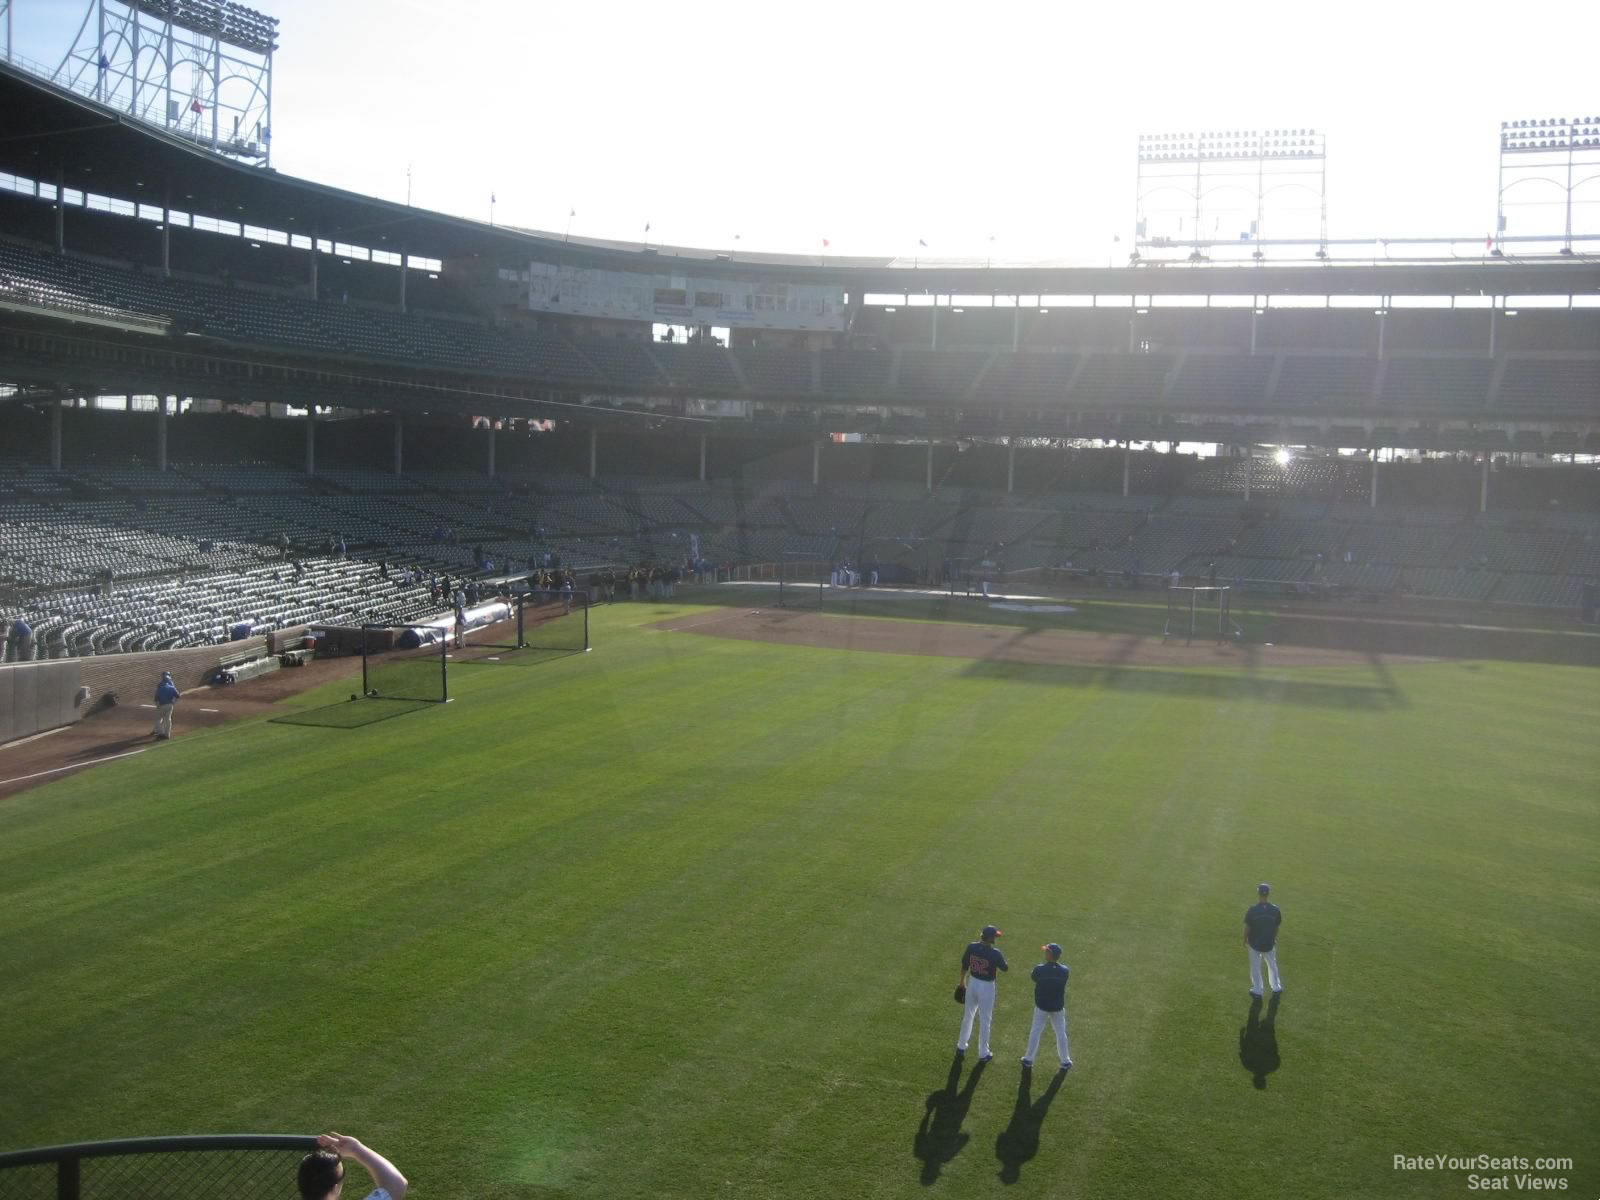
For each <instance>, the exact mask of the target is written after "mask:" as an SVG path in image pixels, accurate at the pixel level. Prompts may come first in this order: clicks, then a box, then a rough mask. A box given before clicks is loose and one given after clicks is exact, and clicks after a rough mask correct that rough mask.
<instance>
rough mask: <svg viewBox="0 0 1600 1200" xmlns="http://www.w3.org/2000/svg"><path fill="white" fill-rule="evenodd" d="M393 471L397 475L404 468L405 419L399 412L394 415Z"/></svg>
mask: <svg viewBox="0 0 1600 1200" xmlns="http://www.w3.org/2000/svg"><path fill="white" fill-rule="evenodd" d="M393 465H394V473H395V474H396V475H399V474H401V473H403V472H404V471H405V469H406V419H405V418H404V417H402V416H401V415H400V414H399V413H395V415H394V464H393Z"/></svg>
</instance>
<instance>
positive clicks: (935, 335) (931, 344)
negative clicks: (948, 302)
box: [928, 295, 939, 350]
mask: <svg viewBox="0 0 1600 1200" xmlns="http://www.w3.org/2000/svg"><path fill="white" fill-rule="evenodd" d="M938 348H939V297H938V296H937V295H935V296H934V298H933V332H932V335H931V336H930V338H929V341H928V349H930V350H937V349H938Z"/></svg>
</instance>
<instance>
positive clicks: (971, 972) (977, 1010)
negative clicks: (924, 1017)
mask: <svg viewBox="0 0 1600 1200" xmlns="http://www.w3.org/2000/svg"><path fill="white" fill-rule="evenodd" d="M1003 936H1005V935H1004V934H1002V933H1001V932H1000V931H999V930H998V929H996V928H995V927H994V926H993V925H985V926H984V927H983V932H982V933H980V934H979V935H978V939H979V940H978V941H976V942H969V943H968V945H967V948H966V949H965V950H963V951H962V952H961V978H960V979H959V980H958V981H957V983H956V998H957V999H958V1000H960V1001H961V1002H962V1004H963V1006H964V1007H963V1008H962V1011H961V1036H960V1037H959V1038H958V1039H957V1040H956V1053H957V1054H965V1053H966V1051H967V1043H968V1042H969V1041H971V1040H972V1019H973V1018H974V1017H981V1018H982V1020H981V1021H980V1022H979V1025H978V1061H979V1062H980V1063H986V1062H988V1061H989V1060H990V1059H991V1058H993V1057H994V1055H993V1054H992V1053H991V1052H990V1050H989V1029H990V1027H991V1026H992V1025H993V1024H994V981H995V978H996V974H995V973H996V972H997V971H1009V970H1010V969H1011V968H1010V967H1008V966H1007V965H1006V956H1005V955H1004V954H1001V953H1000V948H999V947H998V946H996V945H995V944H994V940H995V938H997V937H1003Z"/></svg>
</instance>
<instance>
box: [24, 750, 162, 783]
mask: <svg viewBox="0 0 1600 1200" xmlns="http://www.w3.org/2000/svg"><path fill="white" fill-rule="evenodd" d="M148 749H149V747H148V746H146V747H145V748H144V749H143V750H124V751H123V752H122V753H121V754H108V755H106V756H105V757H104V758H91V759H89V760H88V761H87V762H81V763H68V764H67V765H66V766H64V767H51V768H50V769H49V770H48V771H35V772H34V773H33V774H32V775H18V776H17V777H16V778H15V779H0V787H5V786H6V785H7V784H8V783H25V782H27V781H28V780H30V779H40V778H42V777H43V776H45V775H57V774H59V773H60V772H62V771H76V770H77V769H78V768H79V767H92V766H94V765H95V764H96V763H103V762H110V761H111V760H112V759H114V758H131V757H132V756H133V755H135V754H143V753H144V751H145V750H148Z"/></svg>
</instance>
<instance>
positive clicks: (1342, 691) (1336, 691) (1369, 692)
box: [962, 659, 1407, 709]
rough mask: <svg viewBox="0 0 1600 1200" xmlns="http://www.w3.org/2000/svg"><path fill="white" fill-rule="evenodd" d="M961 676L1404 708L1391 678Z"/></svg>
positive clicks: (1003, 664)
mask: <svg viewBox="0 0 1600 1200" xmlns="http://www.w3.org/2000/svg"><path fill="white" fill-rule="evenodd" d="M962 674H963V675H965V676H967V677H969V678H972V679H1006V680H1010V681H1012V682H1014V683H1036V684H1043V685H1046V686H1054V687H1100V688H1107V689H1109V690H1111V691H1120V692H1159V693H1161V694H1162V695H1166V696H1181V697H1188V698H1203V699H1211V700H1248V701H1255V702H1258V703H1262V704H1310V705H1316V706H1319V707H1322V708H1347V709H1390V708H1404V707H1406V705H1407V701H1406V699H1405V696H1404V695H1403V694H1402V693H1401V692H1400V690H1399V689H1398V688H1397V687H1395V686H1394V683H1393V681H1392V680H1388V681H1386V682H1383V683H1379V684H1377V685H1371V684H1361V683H1327V682H1323V681H1319V680H1310V679H1295V678H1293V677H1290V676H1285V675H1259V676H1258V675H1250V674H1229V675H1222V674H1213V673H1210V672H1204V671H1194V670H1184V671H1167V670H1163V669H1161V668H1159V667H1118V666H1105V667H1091V666H1044V665H1039V664H1034V663H1019V662H1011V661H1006V660H1000V659H985V660H983V661H980V662H974V663H973V664H972V665H971V666H969V667H967V669H966V670H965V671H963V672H962Z"/></svg>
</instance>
